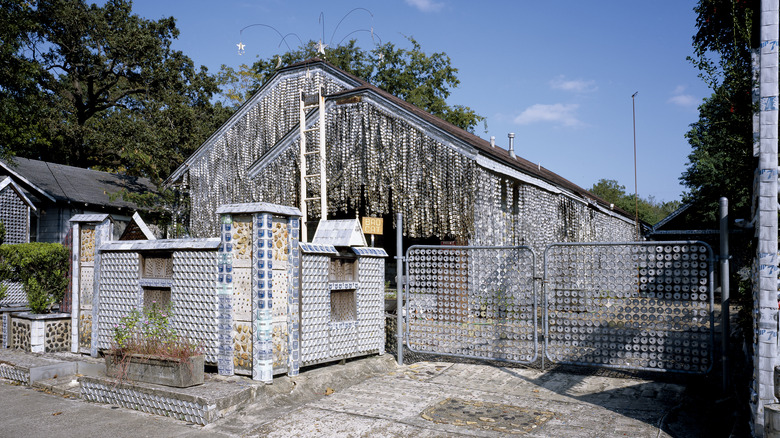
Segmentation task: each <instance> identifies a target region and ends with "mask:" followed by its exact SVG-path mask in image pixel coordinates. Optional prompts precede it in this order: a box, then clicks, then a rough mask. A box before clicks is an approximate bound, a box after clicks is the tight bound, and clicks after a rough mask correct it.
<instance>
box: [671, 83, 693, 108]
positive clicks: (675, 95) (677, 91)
mask: <svg viewBox="0 0 780 438" xmlns="http://www.w3.org/2000/svg"><path fill="white" fill-rule="evenodd" d="M685 88H686V87H685V85H678V86H676V87H674V91H672V97H670V98H669V100H667V102H668V103H671V104H673V105H677V106H679V107H683V108H696V107H697V106H698V105H699V103H700V102H699V100H698V99H697V98H696V97H694V96H692V95H690V94H685Z"/></svg>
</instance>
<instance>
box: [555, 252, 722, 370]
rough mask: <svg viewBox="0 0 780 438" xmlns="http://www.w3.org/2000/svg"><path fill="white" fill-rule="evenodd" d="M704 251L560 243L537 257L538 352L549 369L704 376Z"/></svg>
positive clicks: (709, 266)
mask: <svg viewBox="0 0 780 438" xmlns="http://www.w3.org/2000/svg"><path fill="white" fill-rule="evenodd" d="M713 264H714V258H713V254H712V249H711V248H710V247H709V246H708V245H707V244H706V243H704V242H690V241H686V242H632V243H566V244H563V243H561V244H553V245H550V246H549V247H547V249H546V250H545V254H544V270H545V273H544V279H545V292H544V309H545V312H544V313H545V314H544V347H545V356H546V357H547V358H548V359H549V360H551V361H554V362H558V363H570V364H581V365H591V366H594V365H595V366H603V367H614V368H625V369H640V370H652V371H673V372H683V373H707V372H708V371H709V370H710V369H711V368H712V354H713V343H714V321H713V307H714V297H713Z"/></svg>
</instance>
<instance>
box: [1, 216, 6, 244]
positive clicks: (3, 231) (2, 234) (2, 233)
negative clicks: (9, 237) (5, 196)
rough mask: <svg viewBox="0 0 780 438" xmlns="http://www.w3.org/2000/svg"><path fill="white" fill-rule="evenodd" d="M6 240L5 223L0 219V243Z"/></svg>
mask: <svg viewBox="0 0 780 438" xmlns="http://www.w3.org/2000/svg"><path fill="white" fill-rule="evenodd" d="M3 242H5V224H3V221H0V245H2V244H3Z"/></svg>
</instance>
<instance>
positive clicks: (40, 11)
mask: <svg viewBox="0 0 780 438" xmlns="http://www.w3.org/2000/svg"><path fill="white" fill-rule="evenodd" d="M178 33H179V31H178V29H177V28H176V25H175V20H174V19H173V18H172V17H170V18H163V19H160V20H156V21H154V20H147V19H144V18H142V17H139V16H138V15H136V14H133V13H132V10H131V3H130V1H128V0H108V1H107V2H106V3H105V4H104V5H103V6H97V5H94V4H92V5H88V4H87V3H86V2H85V1H84V0H33V1H29V2H21V1H19V0H0V35H1V36H2V41H3V45H2V49H0V115H1V116H2V117H1V118H0V144H1V145H3V147H4V150H2V151H0V153H2V154H4V155H6V156H8V155H19V156H23V157H28V158H34V159H44V160H47V161H54V162H59V163H63V164H68V165H73V166H78V167H92V168H96V169H102V170H109V171H118V172H126V173H128V174H133V175H143V176H148V177H150V178H152V179H153V180H159V179H161V178H164V177H165V176H167V175H168V174H169V173H170V172H171V171H172V170H173V169H175V168H176V166H178V165H179V164H180V163H181V162H182V161H183V159H184V158H185V157H187V156H188V155H189V154H190V153H191V152H192V151H193V150H194V149H195V148H196V147H197V146H198V145H200V143H201V142H202V141H203V140H204V139H205V138H206V137H207V136H208V135H209V134H210V133H211V132H213V130H214V129H216V127H218V126H219V124H220V123H221V122H222V121H224V120H225V118H226V117H227V116H228V111H227V110H226V109H225V108H222V106H221V105H220V104H217V105H214V104H212V103H211V102H210V100H211V98H212V96H213V94H214V93H216V92H218V87H217V83H216V81H215V79H214V78H213V77H212V76H210V75H209V74H208V72H207V71H206V69H205V68H204V67H201V68H199V69H198V68H195V66H194V64H193V62H192V60H191V59H190V58H188V57H187V56H185V55H184V54H182V53H181V52H180V51H175V50H172V49H171V42H172V41H173V39H175V38H176V37H177V36H178Z"/></svg>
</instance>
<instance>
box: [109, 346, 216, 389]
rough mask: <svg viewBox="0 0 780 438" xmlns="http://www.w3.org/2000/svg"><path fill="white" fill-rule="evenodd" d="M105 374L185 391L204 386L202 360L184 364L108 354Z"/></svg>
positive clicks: (137, 355)
mask: <svg viewBox="0 0 780 438" xmlns="http://www.w3.org/2000/svg"><path fill="white" fill-rule="evenodd" d="M105 358H106V374H108V376H109V377H115V378H118V379H120V380H130V381H136V382H146V383H153V384H157V385H165V386H173V387H176V388H186V387H188V386H195V385H200V384H202V383H203V377H204V372H203V363H204V359H205V356H204V355H202V354H201V355H199V356H191V357H190V358H189V359H188V360H186V361H179V360H176V359H165V358H161V357H157V356H146V355H140V354H131V355H127V356H125V357H124V358H122V356H120V355H116V354H114V353H111V352H107V353H105Z"/></svg>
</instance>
